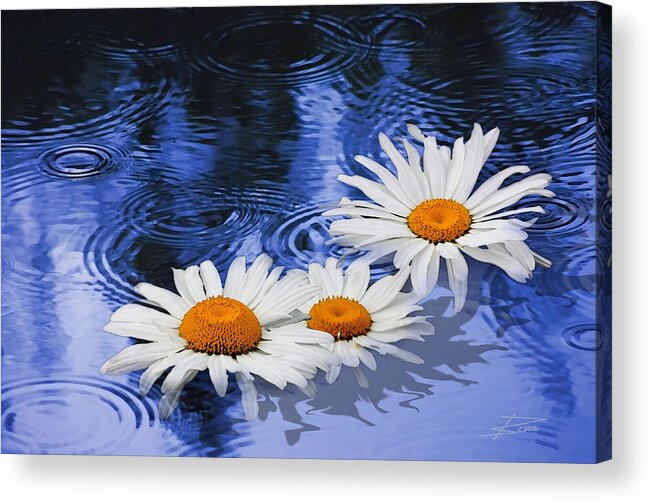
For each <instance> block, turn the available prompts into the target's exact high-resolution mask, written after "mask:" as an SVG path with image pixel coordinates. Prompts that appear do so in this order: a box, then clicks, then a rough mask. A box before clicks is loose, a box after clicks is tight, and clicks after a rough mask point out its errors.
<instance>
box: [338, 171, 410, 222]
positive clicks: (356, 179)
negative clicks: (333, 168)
mask: <svg viewBox="0 0 651 503" xmlns="http://www.w3.org/2000/svg"><path fill="white" fill-rule="evenodd" d="M337 180H339V181H340V182H342V183H345V184H346V185H350V186H351V187H355V188H357V189H359V190H361V191H362V192H363V193H364V194H365V195H366V197H368V198H369V199H371V200H372V201H375V202H376V203H378V204H380V205H381V206H383V207H384V208H386V209H387V210H388V211H390V212H391V213H394V214H395V215H400V216H402V217H406V216H407V215H409V213H410V212H411V209H413V208H410V207H408V206H406V204H405V202H402V201H400V200H399V199H398V198H396V197H395V196H394V195H393V193H392V192H391V191H390V190H389V189H388V188H386V187H385V186H384V185H381V184H379V183H377V182H374V181H372V180H368V179H367V178H363V177H361V176H348V175H339V176H337Z"/></svg>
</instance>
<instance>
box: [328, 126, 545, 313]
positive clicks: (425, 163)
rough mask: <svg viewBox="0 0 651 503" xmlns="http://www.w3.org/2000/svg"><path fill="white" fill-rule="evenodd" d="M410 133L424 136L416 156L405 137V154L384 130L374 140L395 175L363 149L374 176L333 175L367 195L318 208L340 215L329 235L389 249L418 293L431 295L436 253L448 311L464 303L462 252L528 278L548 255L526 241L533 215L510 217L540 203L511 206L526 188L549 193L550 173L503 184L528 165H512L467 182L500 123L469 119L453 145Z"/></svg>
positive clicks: (373, 255)
mask: <svg viewBox="0 0 651 503" xmlns="http://www.w3.org/2000/svg"><path fill="white" fill-rule="evenodd" d="M409 132H410V134H411V135H412V136H413V137H414V138H415V139H416V140H417V141H419V142H421V143H423V144H424V149H423V150H424V151H423V156H422V164H421V155H420V153H419V152H418V151H417V149H416V148H415V147H414V146H413V145H412V144H411V143H409V142H408V141H406V140H403V141H402V142H403V145H404V148H405V151H406V153H407V159H405V158H404V157H403V156H402V154H400V152H399V151H398V149H397V148H396V146H395V145H394V144H393V143H392V142H391V140H389V138H388V137H387V136H386V135H385V134H382V133H381V134H380V135H379V139H380V145H381V147H382V149H383V150H384V152H385V153H386V154H387V156H388V157H389V159H390V160H391V162H392V163H393V165H394V166H395V169H396V173H397V176H396V175H394V174H393V173H392V172H391V171H389V170H388V169H387V168H385V167H384V166H382V165H380V164H379V163H377V162H376V161H373V160H372V159H369V158H368V157H365V156H361V155H358V156H356V157H355V160H356V161H357V162H359V163H360V164H361V165H362V166H364V167H365V168H366V169H368V170H369V171H370V172H371V173H372V174H373V175H375V176H376V177H377V178H378V179H379V182H377V181H373V180H369V179H367V178H364V177H361V176H346V175H339V176H338V179H339V180H340V181H342V182H343V183H345V184H347V185H350V186H352V187H355V188H357V189H359V190H360V191H362V192H363V193H364V194H365V195H366V196H367V197H368V198H369V199H371V200H372V201H373V202H369V201H351V200H350V199H348V198H342V200H341V201H340V207H339V208H336V209H334V210H330V211H327V212H326V213H325V214H324V215H326V216H332V215H346V216H348V217H349V218H347V219H340V220H336V221H334V222H333V223H332V224H331V226H330V234H331V235H332V236H335V237H334V239H333V240H332V242H334V243H338V244H341V245H344V246H352V247H356V248H359V249H365V250H368V255H367V260H368V261H369V262H371V261H375V260H377V259H379V258H381V257H383V256H387V255H390V254H395V255H394V256H393V263H394V265H395V266H396V267H397V268H398V269H404V268H406V267H408V266H411V283H412V287H413V289H414V291H415V292H416V293H417V294H418V295H419V296H421V297H425V296H427V295H429V293H430V292H431V291H432V289H433V288H434V286H435V285H436V283H437V280H438V275H439V264H440V260H441V258H443V260H445V264H446V266H447V271H448V280H449V283H450V289H451V290H452V293H453V294H454V301H455V302H454V311H455V313H456V312H459V311H460V310H461V308H462V307H463V305H464V303H465V299H466V293H467V287H468V283H467V276H468V264H467V262H466V259H465V255H467V256H469V257H471V258H474V259H475V260H479V261H481V262H488V263H491V264H494V265H496V266H498V267H500V268H502V269H504V271H506V273H507V274H508V275H509V276H510V277H511V278H513V279H514V280H516V281H519V282H524V281H525V280H527V279H528V278H531V276H532V272H533V270H534V268H535V266H536V263H538V264H541V265H543V266H546V267H549V266H550V265H551V262H550V261H549V260H547V259H545V258H543V257H541V256H540V255H538V254H537V253H534V252H533V251H531V249H530V248H529V247H528V246H527V245H526V243H525V240H526V239H527V233H526V232H525V229H526V228H527V227H529V226H530V225H532V224H533V223H534V222H535V219H534V220H529V221H523V220H518V219H516V218H511V217H513V216H514V215H518V214H522V213H544V210H543V209H542V208H541V207H540V206H529V207H519V208H517V209H510V210H508V209H507V208H509V207H510V206H512V205H514V204H516V203H517V202H518V201H520V199H522V198H523V197H524V196H528V195H532V194H539V195H542V196H547V197H550V196H553V195H554V193H553V192H551V191H550V190H548V189H546V187H547V185H549V183H550V181H551V176H550V175H548V174H545V173H537V174H535V175H531V176H527V177H525V178H523V179H522V180H520V181H517V182H515V183H512V184H510V185H508V186H506V187H501V186H502V184H503V182H504V181H505V180H506V179H507V178H508V177H510V176H511V175H514V174H523V173H528V172H529V171H530V169H529V168H528V167H527V166H512V167H510V168H506V169H504V170H502V171H500V172H499V173H497V174H495V175H493V176H491V177H490V178H488V179H487V180H486V181H485V182H484V183H482V184H481V185H480V186H479V187H477V188H476V189H475V190H474V191H473V188H474V187H475V184H476V183H477V178H478V176H479V172H480V171H481V168H482V167H483V165H484V163H485V162H486V159H487V158H488V156H489V155H490V153H491V151H492V150H493V147H494V146H495V143H496V142H497V137H498V135H499V130H498V129H497V128H495V129H493V130H491V131H489V132H488V133H486V134H483V132H482V129H481V127H480V126H479V125H478V124H475V126H474V129H473V132H472V136H471V137H470V139H469V140H468V142H466V143H464V141H463V138H459V139H457V140H456V141H455V142H454V147H453V149H452V151H450V149H449V148H448V147H445V146H442V147H439V146H437V144H436V138H435V137H433V136H430V137H427V136H425V135H424V134H423V133H421V131H420V130H419V129H418V128H417V127H416V126H413V125H409Z"/></svg>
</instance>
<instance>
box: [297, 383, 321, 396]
mask: <svg viewBox="0 0 651 503" xmlns="http://www.w3.org/2000/svg"><path fill="white" fill-rule="evenodd" d="M298 389H300V390H301V391H302V392H303V393H305V395H306V396H309V397H310V398H314V397H315V396H316V392H317V387H316V384H315V383H314V381H312V380H310V381H307V386H303V387H302V388H301V387H299V388H298Z"/></svg>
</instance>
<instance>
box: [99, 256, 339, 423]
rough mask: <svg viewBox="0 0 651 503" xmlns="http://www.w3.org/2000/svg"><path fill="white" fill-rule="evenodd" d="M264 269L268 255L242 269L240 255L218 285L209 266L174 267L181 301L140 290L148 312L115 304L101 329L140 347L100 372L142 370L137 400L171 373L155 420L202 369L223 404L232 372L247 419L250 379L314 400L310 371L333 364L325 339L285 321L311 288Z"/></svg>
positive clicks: (294, 274)
mask: <svg viewBox="0 0 651 503" xmlns="http://www.w3.org/2000/svg"><path fill="white" fill-rule="evenodd" d="M271 265H272V261H271V259H270V258H269V257H268V256H267V255H260V256H258V257H257V258H256V260H255V261H254V262H253V264H252V265H251V266H250V267H249V269H248V270H247V268H246V260H245V258H244V257H237V258H236V259H235V260H234V261H233V262H232V263H231V266H230V268H229V269H228V273H227V275H226V281H225V282H224V285H223V287H222V281H221V278H220V275H219V272H218V271H217V269H216V268H215V266H214V265H213V263H212V262H210V261H205V262H203V263H202V264H201V265H200V266H196V265H194V266H191V267H188V268H187V269H185V270H179V269H173V273H174V284H175V286H176V289H177V290H178V292H179V293H180V295H177V294H176V293H173V292H171V291H169V290H166V289H164V288H160V287H157V286H154V285H151V284H149V283H139V284H138V285H136V287H135V290H136V292H137V293H139V294H140V295H142V296H143V297H145V298H146V299H147V301H149V302H148V303H149V304H151V305H152V306H153V307H146V306H143V305H139V304H127V305H125V306H122V307H120V308H119V309H118V310H117V311H115V312H114V313H113V315H112V316H111V321H110V322H109V323H108V324H107V325H106V326H105V327H104V330H106V331H107V332H110V333H112V334H115V335H120V336H125V337H134V338H136V339H142V340H144V341H148V342H147V343H146V344H136V345H133V346H129V347H127V348H126V349H124V350H122V351H121V352H120V353H118V354H116V355H115V356H113V357H112V358H110V359H109V360H108V361H107V362H106V363H105V364H104V365H103V366H102V368H101V373H102V374H106V373H108V374H114V373H122V372H130V371H134V370H139V369H146V370H145V371H144V372H143V373H142V375H141V376H140V393H141V394H142V395H145V394H147V393H148V392H149V390H150V389H151V387H152V385H153V384H154V382H156V380H158V378H159V377H161V376H162V375H163V373H164V372H165V371H166V370H168V369H170V368H171V370H170V371H169V373H168V374H167V376H166V377H165V379H164V381H163V383H162V385H161V391H162V393H163V397H162V398H161V402H160V405H159V412H160V415H161V417H163V418H166V417H168V416H169V415H170V414H171V413H172V411H173V410H174V409H175V408H176V406H177V405H178V402H179V397H180V394H181V391H182V390H183V387H184V386H185V385H186V384H187V383H188V382H190V381H191V380H192V379H194V377H195V376H196V375H197V373H199V372H202V371H204V370H208V373H209V374H210V379H211V381H212V383H213V385H214V387H215V391H216V392H217V394H218V395H219V396H222V397H223V396H224V395H225V394H226V390H227V386H228V374H235V380H236V382H237V385H238V386H239V388H240V391H241V393H242V407H243V409H244V415H245V417H246V419H248V420H251V419H254V418H256V417H257V415H258V394H257V391H256V386H255V381H256V379H258V378H261V379H264V380H266V381H268V382H270V383H271V384H274V385H275V386H277V387H278V388H280V389H283V388H284V387H285V386H286V385H287V384H288V383H291V384H294V385H296V386H297V387H299V388H300V389H301V390H303V391H304V392H305V393H307V394H308V395H312V394H313V393H314V391H315V387H314V384H313V383H312V382H311V379H312V378H313V377H314V376H315V375H316V372H317V369H322V370H324V371H328V370H329V369H330V367H331V366H332V365H333V364H336V363H338V362H337V357H336V356H334V355H333V354H332V353H331V352H329V351H327V350H325V349H324V348H323V347H322V346H320V345H319V344H324V343H326V344H327V343H329V342H332V340H333V338H332V336H330V335H328V334H324V333H323V332H317V331H315V330H311V329H309V328H308V327H307V324H306V321H305V317H300V318H296V317H295V316H292V314H294V313H295V312H296V309H295V308H296V306H298V305H301V304H302V303H304V302H306V301H307V300H308V299H311V298H313V297H314V295H315V293H316V292H317V291H318V290H319V289H318V287H315V286H312V285H310V284H309V279H308V277H307V274H306V273H305V272H301V271H296V270H294V271H289V272H288V273H287V274H286V275H285V276H284V277H283V278H282V279H280V275H281V273H282V269H283V268H282V267H276V268H273V269H272V270H271V271H269V269H270V267H271Z"/></svg>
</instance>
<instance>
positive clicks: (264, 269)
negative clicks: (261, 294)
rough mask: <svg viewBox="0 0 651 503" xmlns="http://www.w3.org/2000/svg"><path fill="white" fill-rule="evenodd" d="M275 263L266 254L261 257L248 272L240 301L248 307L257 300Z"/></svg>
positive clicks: (241, 290)
mask: <svg viewBox="0 0 651 503" xmlns="http://www.w3.org/2000/svg"><path fill="white" fill-rule="evenodd" d="M272 264H273V261H272V260H271V257H269V256H268V255H266V254H264V253H263V254H261V255H259V256H258V257H257V258H256V259H255V261H254V262H253V264H251V267H250V268H249V270H248V271H247V272H246V281H245V283H244V284H243V285H242V287H241V289H240V299H239V300H240V301H241V302H243V303H244V304H246V305H249V303H250V302H251V301H252V300H253V299H254V298H255V296H256V295H257V293H258V291H259V290H260V288H262V286H263V285H264V281H265V280H266V279H267V274H268V272H269V268H270V267H271V266H272Z"/></svg>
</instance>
